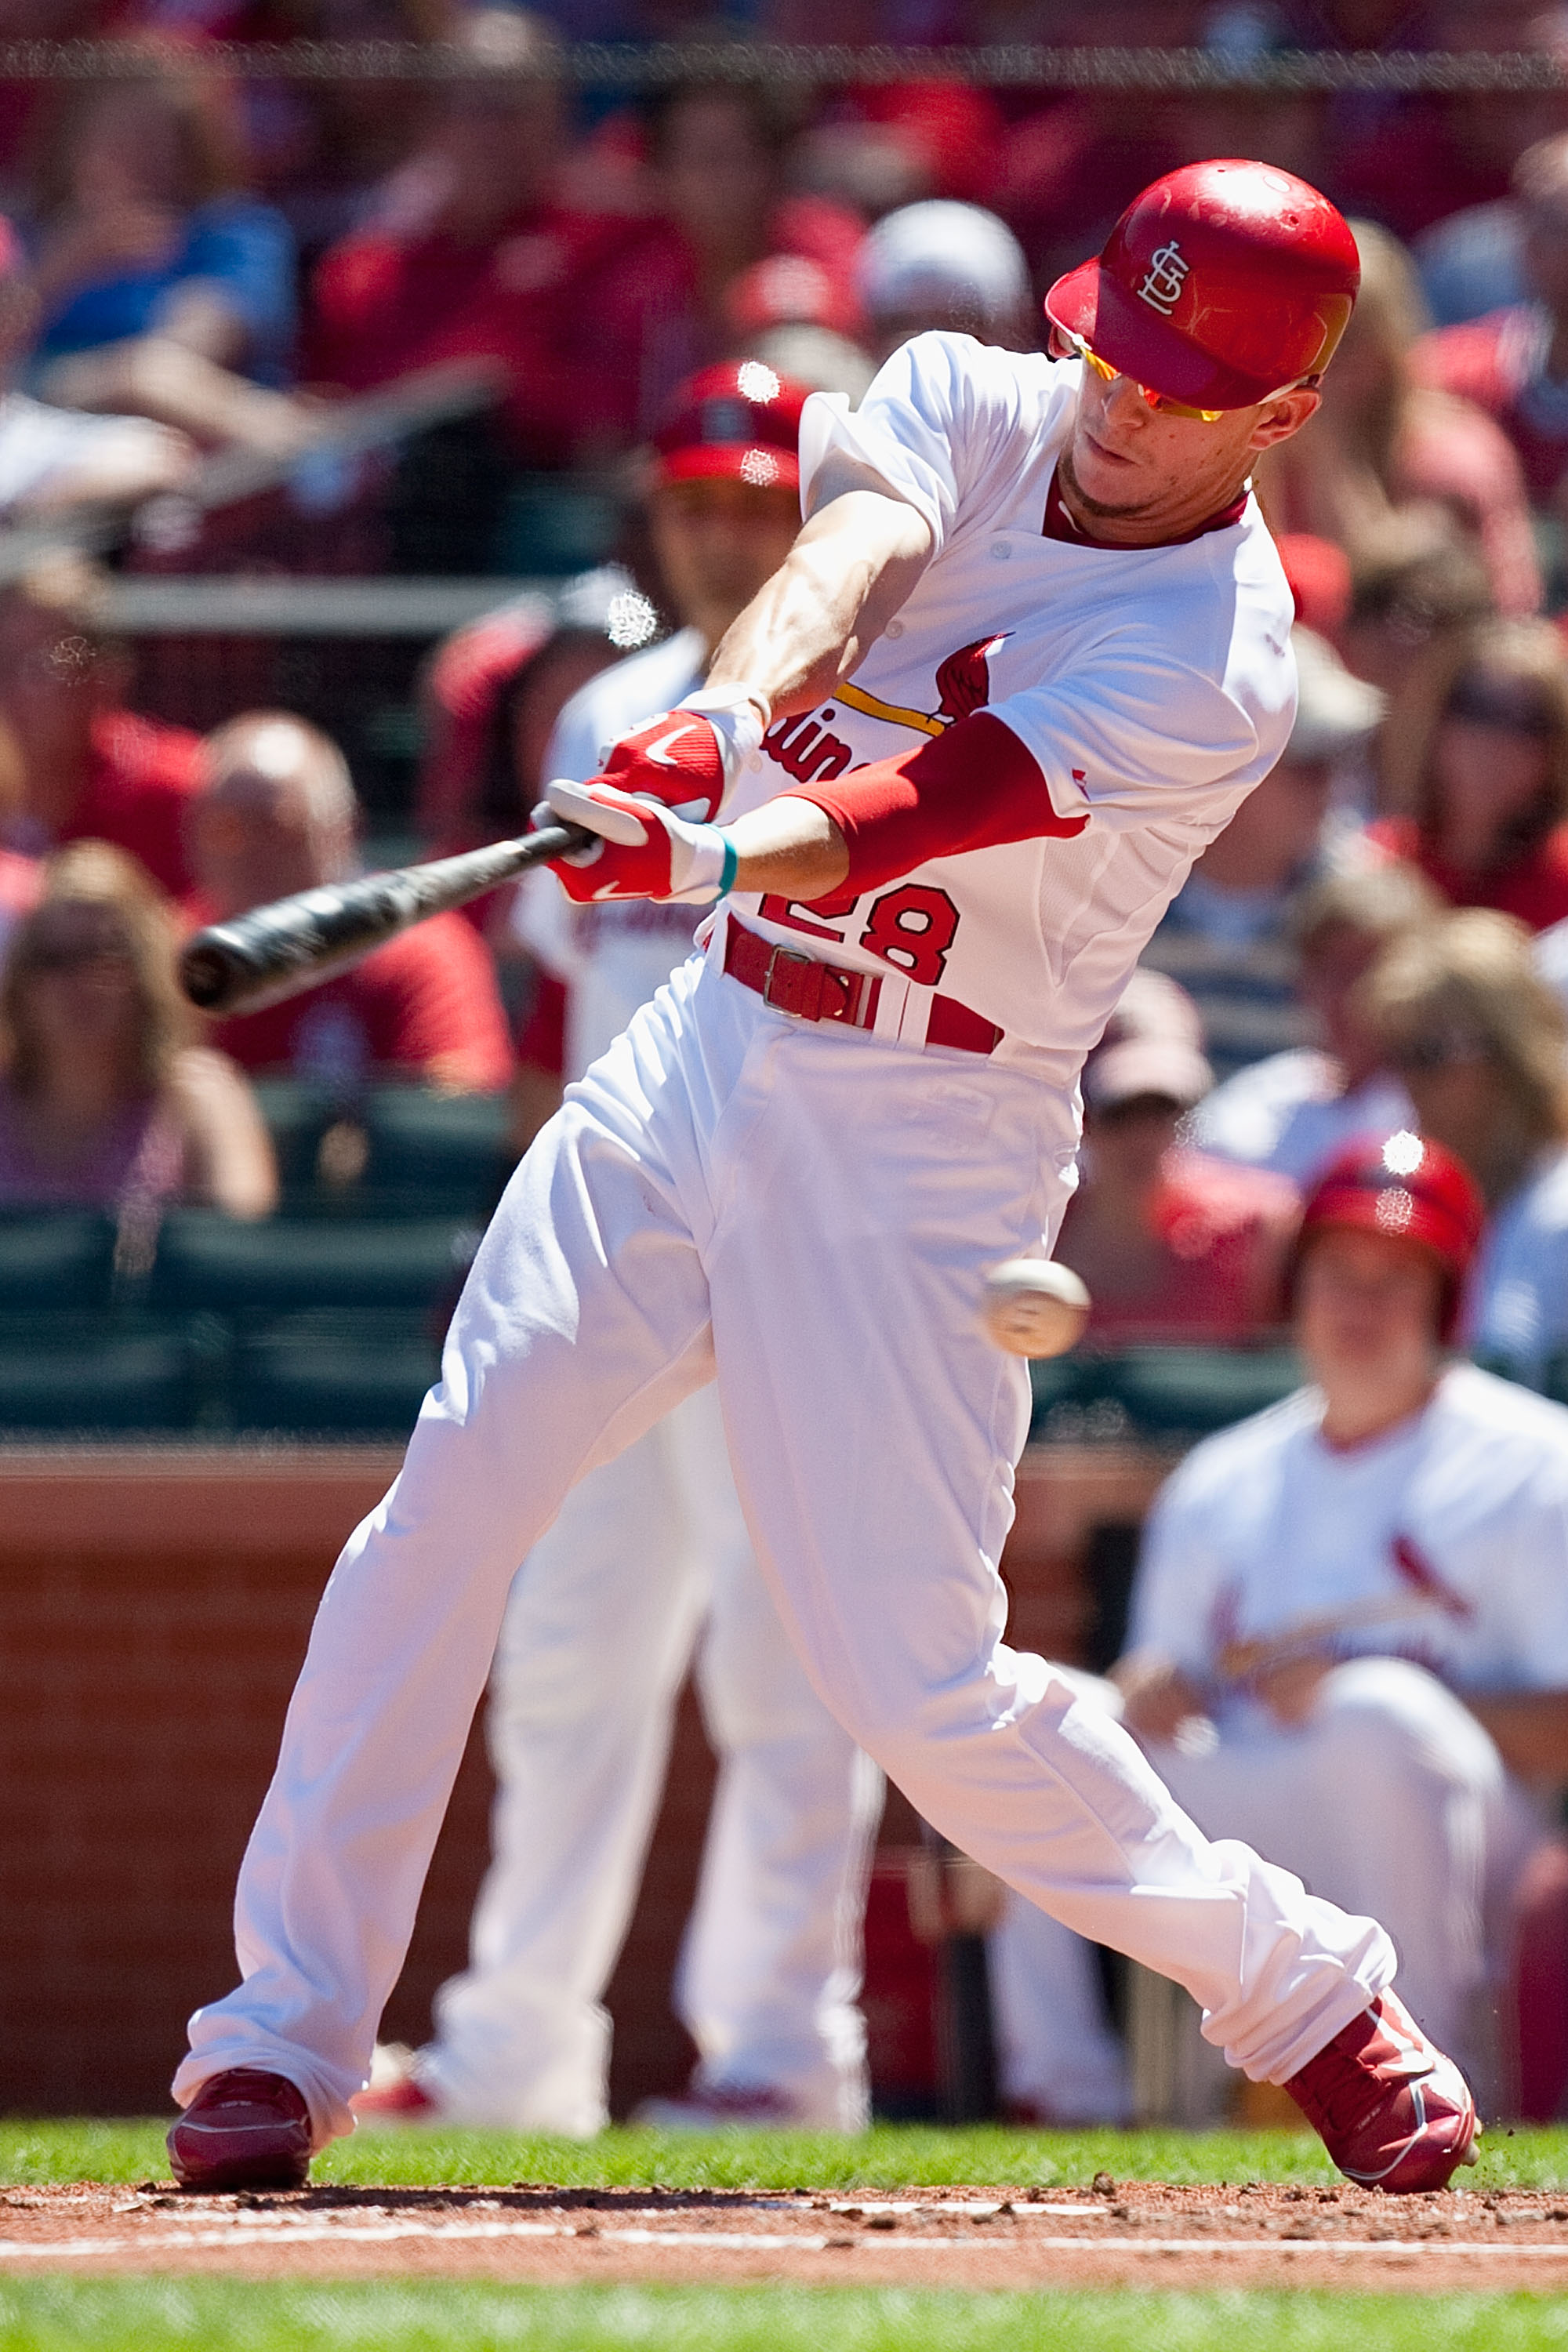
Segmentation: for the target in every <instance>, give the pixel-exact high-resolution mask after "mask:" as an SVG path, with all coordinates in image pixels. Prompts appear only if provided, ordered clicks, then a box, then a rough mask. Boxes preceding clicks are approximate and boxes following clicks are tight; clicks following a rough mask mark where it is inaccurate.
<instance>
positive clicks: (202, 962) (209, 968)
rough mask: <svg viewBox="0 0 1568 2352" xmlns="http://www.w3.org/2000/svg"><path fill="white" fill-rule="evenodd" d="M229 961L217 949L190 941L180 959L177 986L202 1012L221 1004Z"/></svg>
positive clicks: (227, 978)
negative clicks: (178, 984) (178, 982)
mask: <svg viewBox="0 0 1568 2352" xmlns="http://www.w3.org/2000/svg"><path fill="white" fill-rule="evenodd" d="M229 976H230V975H229V963H228V959H227V957H226V955H225V954H224V953H223V951H222V950H221V949H220V948H216V947H206V946H204V945H203V944H202V943H201V941H200V940H193V941H192V943H191V945H190V946H189V947H188V948H186V949H185V950H184V953H183V954H182V956H181V958H180V986H181V987H182V988H183V989H184V992H185V994H186V996H187V997H188V998H189V1000H190V1002H191V1003H193V1004H195V1005H196V1006H198V1007H199V1008H200V1010H201V1011H202V1012H203V1013H211V1012H212V1011H214V1010H215V1008H216V1007H217V1006H219V1005H221V1004H222V1003H223V1000H224V998H225V996H226V994H227V992H228V984H229Z"/></svg>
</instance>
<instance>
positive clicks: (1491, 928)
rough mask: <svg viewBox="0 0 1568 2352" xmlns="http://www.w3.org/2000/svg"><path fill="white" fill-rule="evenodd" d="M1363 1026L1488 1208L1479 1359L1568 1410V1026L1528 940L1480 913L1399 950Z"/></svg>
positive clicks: (1429, 1130) (1447, 921)
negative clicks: (1566, 1402)
mask: <svg viewBox="0 0 1568 2352" xmlns="http://www.w3.org/2000/svg"><path fill="white" fill-rule="evenodd" d="M1366 1012H1367V1018H1368V1020H1369V1022H1370V1024H1372V1026H1373V1029H1374V1031H1375V1032H1376V1034H1377V1035H1378V1037H1379V1039H1380V1041H1381V1047H1382V1051H1383V1053H1384V1057H1385V1059H1386V1060H1387V1061H1388V1062H1389V1064H1390V1065H1391V1066H1393V1067H1394V1069H1396V1070H1397V1071H1398V1073H1399V1075H1400V1076H1401V1077H1402V1078H1403V1080H1404V1083H1405V1086H1406V1087H1408V1089H1409V1092H1410V1097H1411V1100H1412V1101H1413V1102H1414V1104H1415V1109H1416V1113H1417V1116H1418V1118H1419V1119H1420V1123H1421V1128H1422V1131H1423V1133H1425V1134H1427V1135H1430V1136H1432V1137H1433V1138H1434V1139H1436V1141H1437V1142H1439V1143H1446V1144H1447V1147H1448V1149H1449V1150H1450V1151H1452V1152H1453V1153H1455V1154H1456V1156H1457V1157H1458V1159H1460V1160H1463V1161H1464V1163H1465V1166H1466V1167H1467V1168H1468V1170H1469V1171H1470V1172H1471V1174H1472V1175H1473V1176H1474V1177H1475V1179H1476V1181H1477V1182H1478V1184H1479V1186H1480V1188H1481V1192H1482V1195H1483V1197H1484V1199H1485V1201H1486V1203H1487V1211H1488V1215H1489V1220H1490V1222H1489V1226H1488V1230H1487V1237H1486V1241H1485V1244H1483V1246H1482V1250H1481V1255H1480V1259H1479V1264H1478V1265H1477V1267H1476V1272H1475V1278H1474V1280H1473V1281H1472V1283H1471V1285H1470V1295H1469V1297H1468V1301H1467V1304H1466V1309H1465V1319H1464V1333H1465V1339H1466V1342H1467V1344H1468V1347H1469V1349H1470V1350H1471V1352H1472V1354H1474V1355H1476V1356H1477V1357H1479V1360H1481V1361H1482V1362H1483V1363H1485V1364H1488V1365H1489V1366H1490V1367H1491V1369H1492V1370H1495V1371H1502V1372H1506V1373H1507V1375H1508V1377H1509V1378H1510V1380H1515V1381H1524V1382H1525V1383H1526V1384H1527V1385H1528V1386H1529V1387H1531V1388H1535V1389H1545V1390H1546V1391H1547V1392H1548V1394H1550V1395H1553V1396H1557V1397H1558V1398H1560V1399H1564V1398H1568V1060H1565V1048H1568V1019H1565V1018H1564V1011H1563V1005H1562V1003H1561V1002H1560V1000H1559V998H1558V996H1557V994H1556V992H1555V991H1554V990H1553V989H1552V986H1551V984H1550V982H1548V981H1546V980H1545V979H1544V978H1543V977H1542V974H1541V971H1540V970H1539V967H1538V966H1537V964H1536V961H1535V957H1534V954H1533V952H1532V945H1531V939H1530V935H1529V933H1528V932H1527V931H1526V930H1525V929H1524V926H1523V925H1522V924H1521V923H1516V922H1513V921H1512V920H1510V918H1509V917H1508V916H1507V915H1496V914H1492V913H1490V912H1489V910H1487V909H1486V908H1479V907H1467V908H1461V909H1460V910H1459V911H1458V913H1456V914H1451V915H1446V916H1444V917H1443V918H1442V919H1441V920H1439V921H1437V922H1435V923H1433V924H1431V925H1430V926H1428V927H1427V928H1426V929H1423V930H1420V931H1417V932H1415V933H1414V934H1413V935H1412V936H1411V937H1410V938H1409V939H1407V940H1402V941H1400V942H1399V944H1398V945H1397V946H1395V947H1394V948H1391V949H1390V950H1389V952H1388V954H1387V955H1386V956H1385V957H1384V959H1383V961H1382V962H1381V963H1380V964H1379V965H1378V966H1377V968H1376V970H1375V971H1373V974H1372V977H1371V979H1370V981H1369V982H1368V985H1367V994H1366Z"/></svg>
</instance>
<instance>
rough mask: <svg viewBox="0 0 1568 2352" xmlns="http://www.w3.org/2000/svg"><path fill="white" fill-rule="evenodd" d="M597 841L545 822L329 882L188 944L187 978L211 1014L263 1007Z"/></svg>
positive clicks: (193, 995) (183, 967)
mask: <svg viewBox="0 0 1568 2352" xmlns="http://www.w3.org/2000/svg"><path fill="white" fill-rule="evenodd" d="M594 839H595V836H594V835H593V834H591V833H587V832H585V831H584V829H583V827H582V826H581V825H575V824H546V825H542V826H541V827H540V828H539V830H538V832H537V833H529V834H524V835H521V838H519V839H518V840H515V841H493V842H491V843H490V844H489V846H488V847H487V848H484V849H467V850H464V851H463V853H462V854H461V856H458V857H436V858H431V859H430V860H428V861H427V862H426V864H425V865H423V866H400V867H398V869H397V870H396V871H395V873H392V874H366V875H363V876H361V877H358V878H357V879H355V880H354V881H353V882H332V883H325V884H323V885H322V886H321V887H320V888H319V889H315V890H301V891H300V892H299V893H298V894H297V895H296V896H295V897H294V898H279V899H276V900H274V902H273V903H272V905H271V906H269V907H253V908H251V910H250V912H249V913H248V914H247V915H237V916H235V918H234V919H233V921H232V922H227V923H214V924H212V925H211V926H210V927H209V928H208V929H206V930H205V931H197V932H196V934H195V937H194V938H193V939H191V940H187V941H186V944H185V948H184V953H183V954H182V956H181V958H180V984H181V986H182V987H183V988H184V992H185V994H186V995H187V996H188V997H189V998H190V1000H191V1003H193V1004H199V1005H200V1007H201V1009H202V1011H203V1012H204V1013H258V1012H259V1011H260V1010H261V1008H262V1006H263V1005H266V1004H278V1003H281V1002H282V1000H283V999H284V998H285V997H286V996H299V995H300V994H301V993H302V992H303V991H304V990H306V989H307V988H315V987H317V986H319V985H320V983H321V982H322V981H323V980H330V979H331V977H332V975H333V974H334V973H335V972H340V971H346V970H347V968H348V966H349V965H350V964H352V963H357V962H358V961H359V960H360V958H361V956H363V955H368V954H369V953H370V951H371V950H372V948H379V947H381V946H383V945H384V943H385V942H386V940H392V939H395V938H396V937H397V934H398V933H399V931H406V930H408V929H410V928H411V927H412V925H414V924H415V923H422V922H424V920H425V919H426V916H429V915H438V914H441V913H443V912H444V911H445V909H446V908H448V907H464V906H467V904H468V900H469V899H470V898H483V896H484V894H485V892H486V891H487V890H493V889H495V887H497V885H498V884H499V883H501V882H509V881H510V879H511V878H512V877H513V876H514V875H516V874H521V873H524V872H526V870H527V869H528V867H529V866H539V865H542V863H543V862H544V861H545V859H547V858H551V857H563V856H565V855H566V854H567V852H568V851H570V850H574V849H586V848H588V847H589V846H590V845H592V843H593V841H594Z"/></svg>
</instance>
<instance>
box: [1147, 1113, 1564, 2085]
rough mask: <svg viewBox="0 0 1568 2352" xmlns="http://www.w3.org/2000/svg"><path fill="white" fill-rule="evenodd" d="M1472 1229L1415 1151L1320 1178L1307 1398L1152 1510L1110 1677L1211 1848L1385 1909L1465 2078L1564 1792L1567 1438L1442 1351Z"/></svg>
mask: <svg viewBox="0 0 1568 2352" xmlns="http://www.w3.org/2000/svg"><path fill="white" fill-rule="evenodd" d="M1482 1222H1483V1207H1482V1202H1481V1197H1480V1194H1479V1192H1478V1191H1477V1189H1476V1187H1475V1185H1474V1183H1473V1182H1472V1181H1471V1179H1470V1177H1469V1176H1468V1173H1467V1171H1465V1169H1464V1168H1463V1166H1462V1165H1461V1164H1460V1162H1459V1161H1458V1160H1455V1159H1454V1158H1453V1157H1452V1156H1451V1155H1450V1154H1449V1153H1448V1152H1447V1151H1445V1150H1444V1149H1443V1148H1442V1146H1441V1145H1440V1144H1436V1143H1434V1142H1432V1141H1430V1140H1429V1139H1426V1138H1423V1137H1421V1136H1418V1135H1416V1134H1415V1133H1413V1132H1411V1131H1410V1130H1408V1129H1405V1130H1401V1131H1400V1132H1399V1133H1397V1134H1394V1135H1393V1136H1391V1137H1389V1138H1388V1139H1377V1140H1364V1141H1362V1142H1358V1143H1352V1144H1351V1145H1350V1146H1348V1147H1347V1148H1346V1149H1345V1150H1342V1152H1340V1153H1339V1155H1338V1156H1337V1157H1336V1158H1335V1159H1334V1160H1332V1161H1331V1162H1330V1164H1329V1166H1328V1167H1327V1168H1326V1169H1325V1170H1324V1171H1323V1172H1322V1174H1321V1177H1320V1179H1319V1181H1318V1182H1317V1183H1316V1185H1315V1186H1314V1188H1313V1190H1312V1192H1310V1195H1309V1197H1308V1199H1307V1202H1306V1204H1305V1208H1304V1211H1303V1214H1302V1218H1301V1224H1300V1234H1299V1236H1298V1238H1297V1241H1296V1244H1295V1251H1294V1258H1293V1267H1292V1290H1293V1295H1294V1315H1295V1335H1296V1339H1297V1342H1298V1345H1299V1347H1300V1351H1301V1355H1302V1357H1303V1359H1304V1361H1305V1365H1306V1369H1307V1372H1308V1376H1309V1377H1308V1385H1307V1386H1305V1387H1304V1388H1302V1389H1300V1391H1298V1392H1297V1393H1296V1394H1295V1395H1294V1396H1292V1397H1289V1398H1288V1399H1287V1400H1286V1401H1285V1402H1284V1403H1282V1404H1279V1405H1277V1406H1274V1407H1273V1408H1271V1409H1270V1410H1269V1411H1268V1412H1261V1413H1258V1414H1257V1415H1255V1416H1254V1417H1253V1418H1251V1419H1250V1420H1247V1421H1244V1422H1241V1423H1238V1424H1237V1426H1236V1427H1235V1428H1233V1429H1228V1430H1226V1431H1224V1432H1222V1433H1221V1434H1219V1435H1218V1436H1215V1437H1212V1438H1209V1439H1207V1440H1206V1441H1205V1443H1204V1444H1201V1445H1199V1446H1197V1447H1196V1448H1194V1451H1193V1452H1192V1453H1191V1454H1189V1455H1188V1456H1187V1458H1186V1460H1185V1461H1184V1463H1183V1465H1182V1466H1181V1468H1180V1469H1179V1470H1178V1471H1177V1472H1176V1473H1175V1475H1174V1476H1173V1477H1172V1478H1171V1479H1170V1481H1169V1482H1168V1484H1167V1485H1166V1486H1165V1487H1164V1488H1163V1491H1162V1493H1161V1495H1160V1496H1159V1498H1158V1500H1157V1501H1156V1503H1155V1505H1154V1507H1153V1511H1152V1516H1151V1517H1150V1519H1149V1522H1148V1525H1147V1528H1146V1529H1145V1533H1144V1539H1143V1550H1142V1562H1141V1565H1140V1569H1139V1573H1138V1578H1137V1581H1136V1583H1135V1585H1134V1588H1133V1593H1132V1605H1131V1620H1130V1645H1129V1648H1128V1650H1127V1653H1126V1654H1125V1655H1124V1656H1123V1658H1122V1659H1121V1662H1120V1664H1118V1665H1117V1666H1116V1667H1114V1668H1113V1669H1112V1680H1113V1682H1114V1684H1115V1685H1116V1693H1117V1694H1118V1695H1119V1696H1115V1697H1114V1698H1113V1701H1112V1703H1113V1704H1116V1705H1118V1706H1120V1711H1121V1719H1122V1721H1123V1722H1124V1723H1125V1725H1126V1726H1127V1727H1128V1728H1129V1729H1130V1730H1131V1732H1132V1733H1133V1734H1134V1736H1135V1737H1136V1738H1138V1739H1139V1740H1140V1741H1141V1742H1142V1745H1143V1747H1144V1748H1145V1749H1146V1751H1147V1753H1148V1754H1149V1756H1150V1758H1151V1759H1152V1762H1153V1763H1154V1765H1155V1768H1156V1769H1157V1770H1158V1771H1159V1772H1160V1774H1161V1777H1162V1778H1163V1780H1165V1781H1166V1783H1167V1784H1168V1786H1169V1787H1170V1788H1171V1789H1172V1790H1173V1792H1174V1794H1175V1795H1176V1797H1177V1798H1178V1799H1179V1800H1180V1801H1181V1803H1182V1804H1183V1805H1184V1807H1185V1808H1186V1810H1187V1811H1189V1812H1190V1813H1191V1814H1192V1816H1193V1818H1194V1821H1196V1822H1199V1823H1200V1824H1201V1826H1202V1827H1203V1828H1204V1829H1205V1831H1206V1832H1208V1834H1209V1835H1210V1836H1211V1837H1215V1838H1245V1839H1246V1840H1247V1841H1248V1843H1252V1844H1255V1845H1257V1846H1258V1847H1259V1848H1260V1849H1261V1850H1262V1851H1263V1852H1265V1853H1268V1854H1270V1855H1271V1856H1273V1857H1274V1858H1275V1859H1276V1860H1278V1861H1279V1862H1282V1863H1285V1864H1288V1865H1289V1867H1290V1868H1291V1869H1293V1870H1297V1871H1299V1872H1300V1874H1301V1876H1302V1878H1303V1879H1304V1881H1305V1882H1306V1884H1307V1885H1310V1887H1311V1888H1312V1890H1313V1892H1314V1893H1315V1894H1318V1895H1327V1896H1329V1897H1331V1899H1332V1900H1333V1901H1335V1902H1337V1903H1340V1904H1343V1905H1345V1906H1348V1907H1349V1908H1350V1909H1352V1910H1363V1909H1370V1908H1373V1907H1374V1906H1375V1909H1376V1911H1377V1915H1378V1916H1379V1917H1380V1918H1381V1919H1382V1920H1383V1922H1384V1925H1385V1927H1387V1928H1388V1930H1389V1932H1390V1934H1391V1935H1392V1936H1393V1937H1394V1943H1395V1945H1396V1947H1397V1948H1398V1952H1399V1961H1400V1985H1401V1989H1402V1991H1403V1993H1404V1996H1405V2001H1406V2003H1407V2005H1408V2007H1409V2009H1410V2011H1411V2013H1412V2015H1413V2016H1414V2017H1415V2019H1416V2020H1417V2021H1418V2023H1419V2024H1420V2026H1421V2027H1422V2028H1423V2029H1424V2030H1425V2032H1427V2033H1429V2034H1431V2035H1433V2036H1436V2037H1437V2038H1438V2039H1440V2040H1441V2041H1443V2042H1445V2043H1446V2044H1447V2046H1449V2047H1451V2048H1454V2049H1456V2050H1458V2052H1460V2053H1462V2054H1463V2055H1464V2056H1466V2057H1467V2058H1468V2059H1469V2060H1471V2061H1472V2062H1473V2063H1475V2064H1477V2065H1478V2066H1484V2065H1486V2063H1487V2060H1486V2044H1487V2041H1488V2025H1487V2017H1486V2009H1487V2004H1488V2003H1489V2002H1490V2001H1492V2000H1495V1998H1496V1996H1497V1995H1498V1994H1499V1992H1500V1990H1502V1987H1503V1985H1504V1983H1505V1981H1506V1979H1507V1974H1508V1969H1509V1966H1510V1952H1509V1940H1510V1896H1511V1894H1512V1892H1513V1890H1514V1888H1515V1887H1516V1886H1517V1885H1518V1884H1519V1882H1520V1879H1521V1874H1522V1873H1523V1871H1524V1869H1525V1867H1526V1865H1527V1864H1528V1863H1529V1861H1530V1858H1531V1853H1532V1852H1533V1850H1534V1849H1536V1848H1537V1847H1539V1846H1540V1844H1541V1843H1542V1840H1543V1838H1544V1837H1545V1836H1546V1834H1547V1831H1548V1815H1547V1812H1546V1810H1545V1808H1544V1806H1543V1804H1542V1802H1541V1801H1539V1800H1538V1798H1537V1795H1536V1793H1535V1792H1536V1791H1537V1790H1540V1789H1542V1788H1543V1787H1545V1786H1546V1785H1547V1784H1548V1783H1550V1784H1552V1785H1556V1784H1557V1783H1558V1782H1560V1781H1561V1780H1563V1778H1564V1777H1565V1776H1568V1412H1564V1411H1563V1409H1562V1407H1561V1406H1558V1405H1555V1404H1552V1403H1549V1402H1546V1401H1544V1400H1543V1399H1541V1398H1538V1397H1534V1396H1531V1395H1530V1394H1528V1393H1527V1392H1526V1391H1523V1390H1521V1389H1519V1388H1517V1387H1514V1386H1512V1385H1510V1383H1507V1382H1505V1381H1500V1380H1497V1379H1495V1378H1493V1377H1492V1376H1491V1375H1490V1374H1489V1373H1487V1372H1483V1371H1480V1370H1477V1369H1476V1368H1475V1367H1474V1366H1473V1365H1471V1364H1468V1363H1464V1362H1455V1361H1454V1360H1451V1359H1450V1357H1449V1355H1448V1353H1447V1350H1448V1348H1449V1346H1450V1344H1451V1343H1452V1340H1453V1338H1454V1334H1455V1329H1456V1325H1457V1322H1458V1317H1459V1313H1460V1309H1461V1303H1462V1300H1463V1297H1464V1293H1465V1289H1466V1286H1467V1282H1468V1278H1469V1276H1470V1275H1471V1270H1472V1267H1473V1265H1474V1264H1475V1260H1476V1255H1477V1251H1478V1247H1479V1242H1480V1238H1481V1231H1482ZM1506 2054H1507V2053H1493V2055H1492V2059H1491V2065H1490V2068H1489V2072H1490V2073H1491V2075H1492V2079H1491V2080H1490V2081H1489V2085H1488V2087H1489V2090H1490V2091H1491V2092H1492V2094H1493V2095H1494V2096H1498V2097H1504V2096H1506V2095H1507V2084H1506V2081H1504V2082H1501V2083H1500V2082H1499V2080H1498V2079H1497V2068H1498V2064H1499V2060H1500V2059H1502V2060H1504V2061H1506ZM1506 2072H1507V2068H1506V2063H1504V2065H1503V2073H1504V2075H1505V2076H1506ZM1309 2112H1310V2109H1309Z"/></svg>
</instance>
